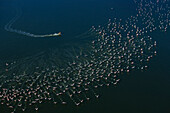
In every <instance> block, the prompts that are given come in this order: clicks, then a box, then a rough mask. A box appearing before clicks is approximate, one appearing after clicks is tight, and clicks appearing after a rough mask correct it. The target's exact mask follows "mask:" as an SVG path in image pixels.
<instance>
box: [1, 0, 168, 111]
mask: <svg viewBox="0 0 170 113" xmlns="http://www.w3.org/2000/svg"><path fill="white" fill-rule="evenodd" d="M16 8H21V10H22V15H21V17H20V18H19V19H18V20H17V21H16V22H15V23H14V24H13V28H16V29H21V30H23V31H27V32H30V33H34V34H50V33H54V32H62V36H61V37H56V38H54V37H53V38H45V39H42V38H36V39H35V38H32V37H28V36H23V35H20V34H17V33H12V32H7V31H5V30H4V26H5V25H6V24H7V23H8V22H9V21H10V19H12V18H13V17H14V16H15V15H16ZM135 13H136V11H135V4H134V3H133V1H132V0H50V1H49V0H41V1H40V0H29V1H27V0H22V1H21V0H20V1H19V0H17V1H11V0H1V1H0V60H1V61H6V60H15V59H20V58H25V57H27V56H33V55H35V54H37V53H40V52H42V51H46V50H47V51H48V49H50V48H60V49H61V51H62V48H64V49H67V47H65V46H66V45H67V46H69V47H71V46H72V45H74V44H76V46H80V47H81V46H82V45H83V44H82V43H86V41H84V40H81V39H76V38H75V37H76V36H77V35H79V34H82V33H84V32H86V31H88V30H89V29H90V28H91V26H98V25H104V24H105V23H107V22H108V20H109V19H110V18H111V19H112V18H127V17H129V16H131V15H133V14H135ZM153 36H154V37H153V40H156V41H157V56H155V57H154V58H153V59H152V60H151V61H150V62H149V68H148V69H147V70H146V71H144V72H141V71H140V70H138V71H134V72H131V73H130V74H128V75H122V76H123V77H122V79H121V81H120V83H119V84H118V85H117V86H116V87H115V86H110V87H106V86H104V87H100V88H98V91H97V92H98V93H99V94H100V98H98V99H96V98H91V100H90V101H87V102H84V103H82V104H81V105H80V106H75V105H74V104H71V103H68V104H66V105H60V104H57V105H53V104H49V103H43V104H41V105H40V107H39V108H40V109H39V111H38V113H47V112H50V113H170V108H169V105H170V91H169V87H170V57H169V56H170V38H169V37H170V30H169V29H168V30H167V32H165V33H159V32H158V33H155V34H154V35H153ZM80 38H81V37H80ZM88 40H90V39H88ZM88 40H87V41H88ZM83 47H85V46H83ZM9 112H10V110H9V109H8V108H7V107H6V106H4V105H0V113H9ZM30 112H35V111H34V110H33V108H31V107H30V108H29V109H28V110H27V111H25V113H30ZM17 113H21V111H18V112H17Z"/></svg>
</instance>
